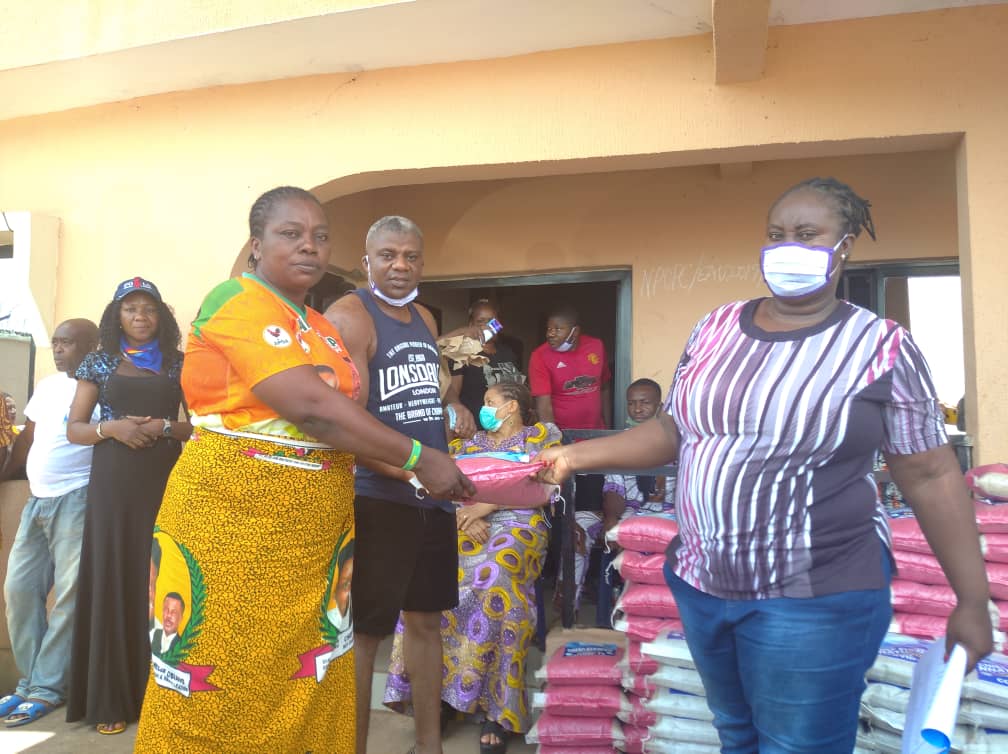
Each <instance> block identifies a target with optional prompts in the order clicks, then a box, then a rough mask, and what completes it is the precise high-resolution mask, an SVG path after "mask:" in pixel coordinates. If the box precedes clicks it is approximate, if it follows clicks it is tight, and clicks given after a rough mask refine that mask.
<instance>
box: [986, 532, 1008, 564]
mask: <svg viewBox="0 0 1008 754" xmlns="http://www.w3.org/2000/svg"><path fill="white" fill-rule="evenodd" d="M980 549H981V550H982V551H983V556H984V560H986V561H987V562H989V563H1008V534H981V535H980Z"/></svg>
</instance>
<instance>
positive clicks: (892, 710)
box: [858, 634, 1008, 754]
mask: <svg viewBox="0 0 1008 754" xmlns="http://www.w3.org/2000/svg"><path fill="white" fill-rule="evenodd" d="M931 643H932V641H931V640H923V639H916V638H913V637H909V636H901V635H899V634H889V635H888V636H887V637H886V640H885V642H883V644H882V648H881V650H880V651H879V656H878V659H876V661H875V664H874V665H873V666H872V668H871V669H870V670H869V671H868V674H867V677H868V688H867V689H866V690H865V693H864V696H862V697H861V719H862V720H863V722H864V726H863V729H862V732H861V733H860V734H859V735H858V747H859V749H862V750H865V751H873V752H879V753H880V754H901V752H902V749H901V739H902V733H903V728H904V725H905V721H906V710H907V704H908V702H909V699H910V681H911V679H912V677H913V669H914V664H915V663H916V662H917V660H918V659H919V658H920V656H921V655H923V654H924V652H925V651H926V650H927V648H928V647H929V646H930V645H931ZM952 751H953V752H961V753H962V754H1004V752H1008V657H1005V656H1004V655H991V656H990V657H988V658H987V659H985V660H983V661H981V662H980V664H979V665H978V666H977V669H976V670H974V671H973V672H972V673H970V674H969V675H968V676H967V677H966V681H965V682H964V684H963V688H962V701H961V702H960V704H959V717H958V719H957V724H956V728H955V731H954V732H953V735H952Z"/></svg>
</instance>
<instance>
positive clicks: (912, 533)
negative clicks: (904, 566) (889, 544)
mask: <svg viewBox="0 0 1008 754" xmlns="http://www.w3.org/2000/svg"><path fill="white" fill-rule="evenodd" d="M889 529H890V530H891V531H892V540H893V549H896V550H903V551H905V552H922V553H925V554H927V555H930V554H931V545H929V544H928V542H927V539H925V538H924V532H923V531H921V528H920V524H919V523H917V519H916V518H914V517H913V516H907V517H905V518H891V519H889Z"/></svg>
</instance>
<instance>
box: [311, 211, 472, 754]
mask: <svg viewBox="0 0 1008 754" xmlns="http://www.w3.org/2000/svg"><path fill="white" fill-rule="evenodd" d="M363 263H364V269H365V270H367V272H368V289H361V290H357V291H354V292H353V293H351V294H348V295H346V296H344V297H343V298H341V299H339V300H337V301H336V302H335V303H334V304H333V305H332V306H330V307H329V309H328V310H327V311H326V313H325V315H326V317H327V318H328V319H329V321H330V322H332V323H333V324H334V325H335V326H336V328H337V329H338V330H339V331H340V335H342V337H343V342H344V344H345V345H346V347H347V349H348V350H349V352H350V356H351V358H352V359H353V361H354V364H356V365H357V368H358V370H359V371H360V372H361V395H360V398H359V400H360V401H361V403H366V406H367V409H368V411H369V412H370V413H371V414H373V415H374V416H375V417H376V418H377V419H379V420H380V421H382V422H383V423H384V424H387V425H388V426H390V427H393V428H394V429H396V430H398V431H400V432H402V433H403V434H405V435H407V436H409V437H412V438H414V439H415V440H418V441H420V443H421V444H423V445H426V446H430V447H433V448H437V449H439V450H444V451H447V449H448V442H447V435H446V426H445V421H444V413H443V404H442V400H441V397H440V392H439V387H438V384H439V370H440V356H439V353H438V348H437V345H436V343H435V338H436V337H437V326H436V324H435V322H434V317H433V316H432V315H431V313H430V312H429V311H428V310H427V309H425V308H424V307H422V306H418V305H415V304H413V303H412V301H413V299H414V298H416V292H417V285H418V283H419V282H420V277H421V274H422V272H423V235H422V234H421V233H420V229H419V228H418V227H417V226H416V224H415V223H413V222H412V221H411V220H408V219H406V218H404V217H395V216H390V217H383V218H381V219H380V220H378V221H377V222H376V223H375V224H374V225H372V226H371V229H370V230H369V231H368V234H367V240H366V242H365V256H364V259H363ZM364 365H367V369H364ZM444 405H451V406H452V408H453V409H454V410H455V412H456V414H457V420H456V426H455V431H456V432H457V433H458V434H460V435H462V436H471V435H472V434H473V433H474V432H475V431H476V424H475V422H474V420H473V417H472V414H471V413H470V412H469V410H468V409H466V408H465V407H464V406H463V405H462V404H461V403H459V402H458V398H457V396H455V395H454V394H453V393H452V392H451V391H450V392H449V395H448V396H446V397H445V401H444ZM411 476H412V474H411V472H408V471H404V470H403V469H400V468H397V467H393V466H388V465H386V464H381V463H375V462H371V461H368V460H367V459H363V458H358V459H357V472H356V479H355V492H356V497H355V499H354V516H355V520H356V542H355V544H354V575H353V583H352V586H351V603H352V605H353V621H354V652H355V664H356V677H357V754H365V752H366V750H367V733H368V723H369V717H370V711H371V679H372V676H373V674H374V660H375V653H376V651H377V649H378V645H379V643H380V642H381V640H382V639H383V638H384V637H385V636H388V635H389V634H391V633H392V631H393V629H394V628H395V624H396V621H397V619H398V616H399V611H400V610H401V611H403V622H404V627H405V630H404V634H403V651H404V654H405V661H406V666H407V667H408V668H409V674H410V682H411V685H412V689H413V706H414V725H415V729H416V752H417V754H441V730H440V709H441V707H440V700H441V663H442V659H441V656H442V653H441V611H442V610H449V609H451V608H453V607H455V606H456V605H457V604H458V545H457V534H456V523H455V513H454V506H453V504H452V502H451V501H450V500H434V499H431V498H429V497H424V498H419V497H418V496H417V494H416V490H415V489H414V488H413V487H412V486H411V485H410V484H409V478H410V477H411Z"/></svg>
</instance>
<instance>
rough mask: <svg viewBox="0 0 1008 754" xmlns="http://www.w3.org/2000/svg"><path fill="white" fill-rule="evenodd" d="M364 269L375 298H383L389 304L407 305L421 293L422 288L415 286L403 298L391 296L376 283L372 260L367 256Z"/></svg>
mask: <svg viewBox="0 0 1008 754" xmlns="http://www.w3.org/2000/svg"><path fill="white" fill-rule="evenodd" d="M364 269H365V270H367V282H368V288H370V289H371V293H372V294H373V295H374V296H375V298H378V299H381V300H382V301H384V302H385V303H386V304H388V305H389V306H406V304H408V303H409V302H410V301H412V300H413V299H415V298H416V297H417V296H418V295H420V288H414V289H413V290H412V291H410V292H409V293H407V294H406V295H405V296H403V297H402V298H392V297H391V296H386V295H385V294H384V293H382V292H381V291H380V290H378V286H377V285H375V281H374V278H372V277H371V262H370V261H369V260H368V258H367V257H364Z"/></svg>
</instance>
